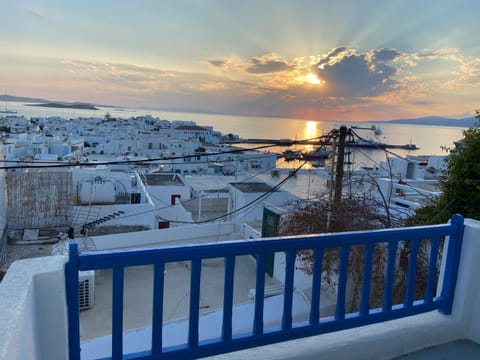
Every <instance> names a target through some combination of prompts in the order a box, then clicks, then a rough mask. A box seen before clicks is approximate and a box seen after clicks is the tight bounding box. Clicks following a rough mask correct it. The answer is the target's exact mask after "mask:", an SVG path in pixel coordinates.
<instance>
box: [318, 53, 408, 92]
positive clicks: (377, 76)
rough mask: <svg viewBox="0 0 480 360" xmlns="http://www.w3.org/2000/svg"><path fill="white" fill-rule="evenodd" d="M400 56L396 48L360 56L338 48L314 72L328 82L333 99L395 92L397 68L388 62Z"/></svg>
mask: <svg viewBox="0 0 480 360" xmlns="http://www.w3.org/2000/svg"><path fill="white" fill-rule="evenodd" d="M398 56H400V53H399V52H398V51H396V50H393V49H373V50H371V51H369V52H367V53H363V54H358V53H357V52H356V51H355V50H347V49H346V48H344V47H342V48H336V49H333V50H332V51H331V52H330V53H328V54H327V55H326V56H325V57H324V58H323V59H321V60H320V61H319V62H317V63H316V64H315V66H314V67H313V71H315V74H316V75H317V76H318V78H319V79H321V80H323V81H325V83H326V86H327V87H328V88H329V90H330V95H331V96H336V97H339V96H344V97H364V96H375V95H380V94H382V93H385V92H388V91H392V90H393V87H394V85H395V84H396V83H397V80H396V79H395V78H394V76H395V75H396V74H397V68H395V67H394V66H392V65H390V64H389V63H390V62H391V61H392V60H394V59H395V58H397V57H398Z"/></svg>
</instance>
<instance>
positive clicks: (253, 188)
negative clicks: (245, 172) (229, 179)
mask: <svg viewBox="0 0 480 360" xmlns="http://www.w3.org/2000/svg"><path fill="white" fill-rule="evenodd" d="M231 185H232V186H233V187H235V188H236V189H238V190H240V191H241V192H243V193H265V192H268V191H271V190H272V189H273V188H272V187H271V186H270V185H268V184H265V183H263V182H242V183H239V182H235V183H231Z"/></svg>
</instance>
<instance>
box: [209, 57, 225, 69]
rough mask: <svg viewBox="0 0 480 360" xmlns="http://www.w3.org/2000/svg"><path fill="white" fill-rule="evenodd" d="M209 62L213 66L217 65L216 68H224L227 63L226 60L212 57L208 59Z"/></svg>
mask: <svg viewBox="0 0 480 360" xmlns="http://www.w3.org/2000/svg"><path fill="white" fill-rule="evenodd" d="M207 62H208V64H210V65H211V66H213V67H216V68H222V67H224V66H225V65H226V64H227V61H226V60H215V59H211V60H207Z"/></svg>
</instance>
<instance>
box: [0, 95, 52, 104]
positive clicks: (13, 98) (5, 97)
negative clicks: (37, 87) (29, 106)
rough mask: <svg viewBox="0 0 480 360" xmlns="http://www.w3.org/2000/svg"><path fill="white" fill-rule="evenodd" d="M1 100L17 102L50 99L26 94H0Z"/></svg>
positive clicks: (37, 101) (43, 101)
mask: <svg viewBox="0 0 480 360" xmlns="http://www.w3.org/2000/svg"><path fill="white" fill-rule="evenodd" d="M0 101H17V102H32V103H46V102H48V100H45V99H39V98H30V97H24V96H12V95H0Z"/></svg>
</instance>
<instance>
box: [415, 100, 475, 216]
mask: <svg viewBox="0 0 480 360" xmlns="http://www.w3.org/2000/svg"><path fill="white" fill-rule="evenodd" d="M475 113H476V116H475V117H476V118H477V122H476V124H475V125H474V126H473V127H472V128H470V129H468V130H465V131H464V132H463V135H464V140H463V144H461V145H460V146H457V148H455V149H453V150H450V156H449V157H448V158H447V160H446V161H447V179H446V180H445V181H443V183H442V195H441V196H440V197H439V198H438V199H437V200H435V201H433V202H432V203H431V204H429V205H427V206H425V207H423V208H421V209H419V210H417V212H416V215H415V217H414V218H412V219H411V223H415V224H436V223H444V222H446V221H448V219H449V218H450V217H451V215H452V214H454V213H459V214H462V215H463V216H465V217H470V218H475V219H480V127H479V126H480V109H477V110H476V111H475Z"/></svg>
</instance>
